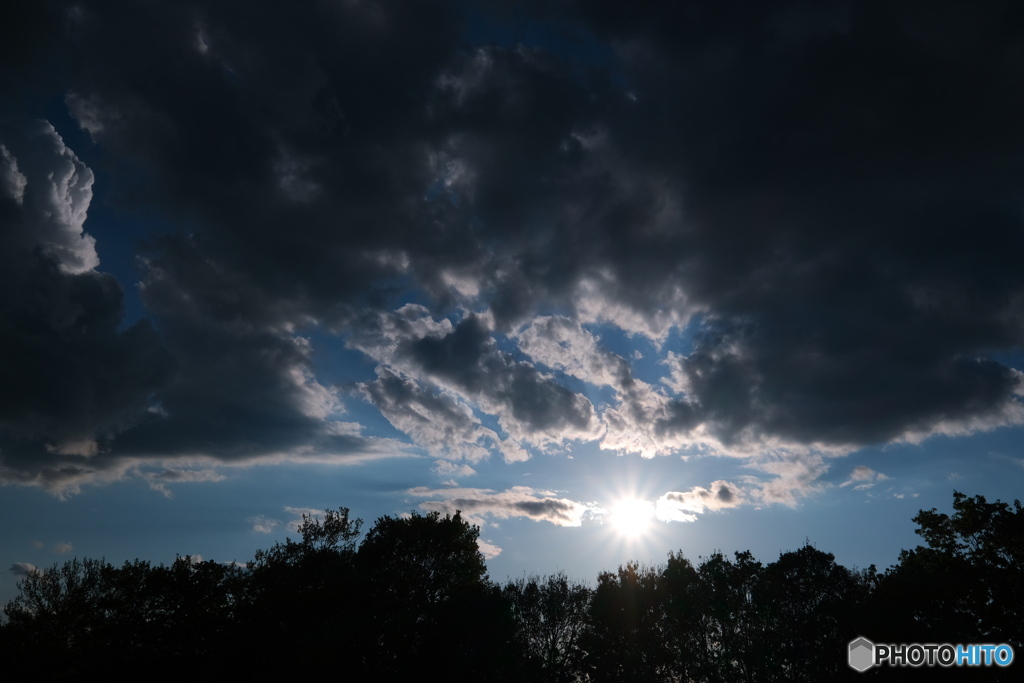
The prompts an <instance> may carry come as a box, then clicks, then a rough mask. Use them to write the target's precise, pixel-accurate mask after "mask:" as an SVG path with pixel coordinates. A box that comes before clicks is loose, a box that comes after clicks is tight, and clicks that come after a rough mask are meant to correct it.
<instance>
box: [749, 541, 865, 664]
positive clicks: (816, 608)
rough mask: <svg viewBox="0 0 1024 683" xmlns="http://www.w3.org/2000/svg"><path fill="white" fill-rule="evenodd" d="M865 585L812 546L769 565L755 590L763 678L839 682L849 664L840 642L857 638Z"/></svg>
mask: <svg viewBox="0 0 1024 683" xmlns="http://www.w3.org/2000/svg"><path fill="white" fill-rule="evenodd" d="M865 591H866V585H865V584H864V583H862V582H860V581H858V580H857V577H856V576H855V575H854V574H853V573H852V572H851V571H850V570H848V569H846V568H845V567H842V566H840V565H838V564H836V561H835V556H834V555H832V554H831V553H826V552H822V551H820V550H818V549H816V548H814V547H812V546H810V545H805V546H804V547H802V548H800V549H799V550H796V551H793V552H787V553H783V554H782V555H781V556H780V557H779V559H778V560H777V561H776V562H773V563H771V564H769V565H768V566H767V567H766V568H765V570H764V572H763V573H762V575H761V578H760V581H759V582H758V586H757V588H756V590H755V602H756V603H757V604H758V606H759V609H758V614H759V616H761V617H762V619H763V623H762V625H761V628H759V629H758V633H757V637H756V640H758V641H759V642H758V643H757V646H756V647H757V651H758V657H757V660H758V661H757V663H756V668H757V669H758V670H759V671H760V672H761V675H760V676H759V677H758V678H759V679H760V680H771V681H807V682H808V683H814V682H816V681H821V680H836V678H838V677H840V675H843V676H845V675H846V674H847V673H848V672H849V667H848V666H847V664H846V661H845V660H844V659H843V657H841V656H838V655H837V653H839V654H840V655H841V654H842V651H841V648H838V647H837V644H840V645H845V644H846V643H848V642H849V641H851V640H853V639H854V638H856V637H857V636H858V635H859V634H858V633H857V626H856V625H855V623H854V621H853V619H854V617H855V615H856V614H857V612H858V610H859V607H860V605H861V604H862V603H863V601H864V600H865V599H866V597H867V595H866V592H865Z"/></svg>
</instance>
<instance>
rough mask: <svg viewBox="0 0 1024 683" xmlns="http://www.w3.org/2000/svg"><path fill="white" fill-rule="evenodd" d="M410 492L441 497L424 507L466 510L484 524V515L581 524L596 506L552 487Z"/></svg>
mask: <svg viewBox="0 0 1024 683" xmlns="http://www.w3.org/2000/svg"><path fill="white" fill-rule="evenodd" d="M408 493H409V494H410V495H413V496H416V497H418V498H440V499H441V500H431V501H427V502H424V503H422V504H421V505H420V507H421V508H423V509H424V510H428V511H431V512H440V513H442V514H455V512H456V511H462V513H463V518H464V519H465V520H466V521H468V522H470V523H471V524H478V525H483V523H484V517H485V516H489V517H495V518H497V519H508V518H510V517H527V518H529V519H533V520H536V521H544V522H550V523H552V524H556V525H558V526H580V524H582V522H583V516H584V514H585V513H587V512H588V511H591V510H596V508H595V507H593V506H591V505H587V504H585V503H580V502H577V501H573V500H569V499H566V498H556V497H555V493H554V492H552V491H539V490H535V489H532V488H530V487H528V486H514V487H512V488H511V489H508V490H507V491H502V492H500V493H499V492H495V491H492V490H490V489H468V488H455V489H428V488H426V487H422V486H420V487H416V488H413V489H409V491H408Z"/></svg>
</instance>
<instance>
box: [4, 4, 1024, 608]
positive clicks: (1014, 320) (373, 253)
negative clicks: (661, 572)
mask: <svg viewBox="0 0 1024 683" xmlns="http://www.w3.org/2000/svg"><path fill="white" fill-rule="evenodd" d="M0 26H2V27H3V29H2V31H3V34H4V39H3V40H2V41H0V358H2V364H0V483H3V484H4V486H3V487H2V488H0V519H2V521H3V528H4V532H3V535H2V538H0V561H2V562H3V563H4V564H5V566H3V567H2V568H0V569H3V570H4V575H3V577H2V578H0V597H4V598H5V599H6V598H8V597H9V596H10V594H11V593H12V591H13V590H14V589H13V585H14V581H15V580H16V579H17V577H18V575H19V574H23V573H24V571H26V567H29V566H48V565H49V564H51V563H52V562H54V561H60V560H62V559H66V558H67V557H70V556H73V555H88V556H92V557H99V556H105V557H107V559H108V560H111V561H114V562H117V563H119V562H121V561H123V560H125V559H132V558H135V557H142V558H145V559H151V560H154V561H158V562H161V561H162V562H169V561H171V560H173V559H174V555H175V554H176V553H177V554H182V555H185V554H197V555H202V556H203V557H204V558H206V559H211V558H212V559H217V560H222V561H231V560H238V561H244V560H246V559H250V558H251V556H252V552H253V551H254V549H255V548H258V547H268V546H269V545H271V544H272V543H273V542H274V541H275V540H280V539H282V538H283V537H284V536H285V535H287V534H288V533H291V534H292V535H293V536H294V531H289V525H291V524H292V523H293V522H294V520H295V519H296V518H297V517H299V516H300V515H301V514H302V512H303V511H316V510H323V509H325V508H328V507H330V508H335V507H338V506H346V507H350V508H351V509H352V514H353V515H354V516H357V517H362V518H363V519H365V520H366V521H367V523H368V524H369V523H372V520H373V519H374V518H376V517H377V516H379V515H382V514H398V513H402V512H407V511H409V510H410V509H420V510H437V511H441V512H454V511H455V510H456V509H459V510H462V511H463V514H464V515H465V516H466V517H467V518H468V519H470V520H471V521H473V522H474V523H476V524H479V525H480V526H481V527H482V534H481V537H482V539H483V541H484V543H483V544H482V548H483V550H484V551H485V554H487V555H488V557H489V558H490V560H489V563H490V567H491V574H492V577H494V578H496V579H499V580H503V579H504V578H505V577H506V576H510V575H511V576H518V575H522V573H524V572H528V573H530V572H540V573H547V572H552V571H555V570H556V569H566V570H568V571H570V573H573V574H575V575H577V576H579V577H580V578H588V579H593V578H594V577H595V576H596V574H597V572H598V570H600V569H614V568H615V567H616V566H617V565H618V564H619V563H620V562H623V561H625V560H627V559H630V558H635V559H638V560H643V561H653V562H658V561H662V560H664V558H665V555H666V553H667V552H668V551H670V550H682V551H683V552H684V553H685V554H686V555H687V556H688V557H690V558H691V559H696V558H697V556H698V555H706V554H707V553H709V552H710V551H712V550H714V549H716V548H720V549H722V550H723V551H725V552H727V553H731V552H732V551H734V550H744V549H748V548H749V549H751V550H753V551H754V553H755V555H756V556H757V557H758V558H759V559H761V560H762V561H766V562H767V561H771V560H773V559H775V558H776V557H777V555H778V553H779V551H784V550H793V549H796V548H797V547H799V546H800V545H802V544H803V543H804V542H805V540H810V541H811V542H812V543H814V544H815V545H817V546H818V547H819V548H820V549H823V550H826V551H830V552H834V553H836V555H837V559H838V560H839V561H841V562H843V563H844V564H847V565H848V566H854V565H857V566H861V567H864V566H867V565H868V564H870V563H877V564H879V566H880V567H884V566H887V565H888V564H890V563H893V562H895V561H896V559H897V556H898V553H899V550H900V548H902V547H911V546H913V545H916V543H917V539H916V537H915V536H914V534H913V524H912V523H911V521H910V518H911V517H912V516H913V515H914V514H915V513H916V511H917V510H918V509H920V508H926V509H927V508H931V507H933V506H934V507H939V508H940V509H944V510H948V509H949V508H950V505H951V502H952V491H953V489H957V490H962V491H964V492H965V493H967V494H969V495H974V494H982V495H986V496H988V497H990V498H991V499H995V498H1002V499H1003V500H1012V499H1013V498H1014V497H1020V496H1019V492H1020V490H1021V488H1022V484H1024V439H1022V437H1024V428H1022V425H1024V374H1022V370H1024V352H1022V345H1024V267H1022V262H1021V261H1022V255H1024V126H1022V125H1021V122H1022V121H1024V88H1022V87H1021V84H1022V83H1024V5H1022V4H1021V3H1019V2H1013V1H1012V0H1007V1H1005V2H995V1H993V2H977V3H971V4H968V3H963V2H959V1H958V2H943V1H940V0H936V1H933V2H929V3H924V4H922V3H909V2H899V1H896V2H894V1H893V0H885V1H881V0H878V1H875V0H867V1H862V2H853V1H849V2H846V1H842V0H837V1H834V2H830V1H822V0H813V1H812V0H806V1H803V2H760V1H749V2H721V1H720V0H719V1H716V2H700V1H697V2H685V3H683V2H680V3H659V4H658V6H657V7H655V6H651V7H644V8H641V6H640V5H637V4H636V3H619V2H615V3H613V2H583V1H580V2H543V3H535V4H534V3H525V4H523V3H514V4H513V3H508V4H505V3H501V2H487V3H484V2H478V3H474V2H427V1H418V2H374V1H372V0H320V1H314V0H307V1H301V2H299V1H295V2H270V1H266V2H260V1H251V0H250V1H246V2H241V1H236V0H222V1H212V0H211V1H207V2H200V1H187V0H186V1H181V2H163V1H157V0H77V1H74V2H72V1H67V2H62V1H58V0H52V1H51V0H40V1H39V2H27V1H26V2H19V3H13V2H12V3H6V4H5V9H3V10H2V11H0ZM634 498H635V499H639V500H640V501H642V504H641V506H640V507H641V508H642V509H644V510H646V511H647V512H646V513H644V514H648V515H649V517H650V518H651V520H652V521H651V525H650V527H649V528H648V530H647V532H646V533H644V534H637V535H635V536H629V535H624V534H623V533H621V532H619V531H618V530H617V529H616V528H615V525H613V524H611V523H610V520H611V519H612V517H613V511H614V510H616V509H617V508H616V505H617V504H618V503H620V502H621V501H622V500H625V499H634ZM644 506H646V507H644ZM8 568H9V571H8Z"/></svg>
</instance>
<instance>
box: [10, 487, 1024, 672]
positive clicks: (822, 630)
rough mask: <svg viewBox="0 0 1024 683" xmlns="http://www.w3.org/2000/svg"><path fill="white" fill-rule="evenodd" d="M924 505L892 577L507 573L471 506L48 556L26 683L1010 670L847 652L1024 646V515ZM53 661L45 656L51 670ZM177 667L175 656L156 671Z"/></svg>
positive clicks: (791, 571) (15, 656)
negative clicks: (248, 546)
mask: <svg viewBox="0 0 1024 683" xmlns="http://www.w3.org/2000/svg"><path fill="white" fill-rule="evenodd" d="M953 509H954V512H953V514H952V515H948V514H945V513H939V512H938V511H936V510H934V509H933V510H930V511H925V510H921V511H920V512H919V514H918V515H917V516H915V517H914V518H913V521H914V522H915V523H916V524H917V525H918V529H917V533H918V534H919V535H920V536H921V537H922V539H923V540H924V542H925V543H926V544H927V545H925V546H918V547H917V548H914V549H912V550H904V551H903V552H902V553H901V554H900V556H899V562H898V563H897V564H896V565H894V566H892V567H890V568H889V569H888V570H887V571H885V572H884V573H881V574H880V573H878V572H877V571H876V570H875V568H874V567H870V568H869V569H868V570H866V571H851V570H848V569H846V568H845V567H842V566H841V565H839V564H837V563H836V562H835V558H834V556H833V555H831V554H829V553H826V552H823V551H820V550H817V549H816V548H814V547H812V546H810V545H805V546H804V547H802V548H800V549H798V550H795V551H791V552H785V553H782V554H781V555H780V557H779V558H778V560H776V561H775V562H772V563H770V564H768V565H762V564H761V563H760V562H758V561H756V560H755V559H754V557H753V556H752V555H751V554H750V553H749V552H737V553H735V555H734V559H729V558H728V557H726V556H725V555H724V554H722V553H721V552H716V553H713V554H712V555H711V556H709V557H706V558H702V559H701V560H700V562H699V564H698V565H696V566H695V565H694V564H693V563H691V562H690V561H689V560H688V559H686V558H685V557H684V556H683V555H682V554H680V553H671V554H669V556H668V561H667V562H666V564H665V565H663V566H661V567H646V566H640V565H638V564H636V563H627V564H625V565H623V566H621V567H619V568H618V570H617V571H615V572H602V573H601V574H600V575H599V576H598V577H597V584H596V586H595V587H594V588H589V587H588V586H586V585H585V584H583V583H580V582H575V581H572V580H570V579H569V578H568V577H567V576H566V575H565V574H564V573H557V574H554V575H552V576H548V577H545V578H541V577H530V578H525V577H524V578H522V579H518V580H515V581H509V582H508V583H507V584H505V585H504V586H503V587H499V586H497V585H495V584H494V583H492V582H491V581H490V579H489V578H488V576H487V569H486V565H485V563H484V558H483V556H482V555H481V554H480V551H479V548H478V543H477V542H478V538H479V533H480V530H479V529H478V528H477V527H475V526H472V525H470V524H468V523H467V522H466V521H465V520H463V519H462V516H461V513H456V514H455V515H454V516H452V515H447V516H444V517H441V515H440V514H438V513H436V512H433V513H429V514H426V515H421V514H419V513H416V512H413V513H411V514H409V515H407V516H402V517H388V516H385V517H381V518H380V519H378V520H377V521H376V522H375V523H374V525H373V527H372V528H371V529H370V530H369V532H367V534H366V535H365V537H363V539H362V543H358V540H359V538H360V529H361V526H362V522H361V521H360V520H358V519H352V518H350V516H349V510H347V509H346V508H339V509H338V510H328V511H327V512H326V513H325V514H324V516H323V518H322V519H316V518H313V517H311V516H308V515H307V516H304V517H303V521H302V524H301V525H300V526H299V528H298V531H299V534H300V540H298V541H293V540H291V539H290V538H289V539H286V540H285V541H284V542H280V543H276V544H275V545H274V546H272V547H271V548H269V549H268V550H260V551H257V552H256V554H255V557H254V559H253V560H252V561H251V562H249V563H248V564H247V565H246V566H245V567H244V568H243V567H240V566H238V565H236V564H234V563H232V564H230V565H222V564H218V563H216V562H212V561H207V562H196V561H193V560H192V559H190V558H188V557H178V558H177V559H176V560H175V561H174V562H173V563H172V564H171V565H170V566H163V565H159V566H153V565H151V564H150V563H149V562H145V561H141V560H135V561H134V562H126V563H125V564H124V565H122V566H121V567H115V566H113V565H111V564H109V563H107V562H106V561H105V560H92V559H87V558H86V559H78V558H75V559H73V560H70V561H67V562H65V563H64V564H62V565H54V566H52V567H51V568H49V569H46V570H45V571H35V572H32V573H30V574H29V575H28V576H26V577H25V578H24V579H23V580H22V581H21V582H20V583H19V591H20V592H19V594H18V596H17V597H16V598H15V599H14V600H12V601H11V602H10V603H8V605H7V606H6V607H5V608H4V614H5V616H6V621H5V623H4V624H3V625H2V626H0V657H3V658H4V661H5V673H7V674H8V675H9V676H10V677H11V678H27V677H30V676H31V677H33V678H35V679H37V680H72V679H76V680H77V679H80V678H82V677H83V676H88V675H98V674H103V675H106V676H114V677H117V678H120V677H128V676H136V675H138V673H139V672H140V671H148V670H152V669H154V668H157V667H163V666H166V663H167V662H173V663H174V666H175V671H176V673H178V674H183V675H191V676H201V677H203V678H209V677H211V676H219V675H246V676H249V675H252V676H259V677H275V676H306V675H322V673H323V672H324V671H328V670H336V669H337V668H338V667H342V668H343V669H344V672H345V676H346V678H347V679H348V680H354V681H359V680H367V681H368V680H374V681H379V680H407V679H411V678H414V677H417V678H422V677H433V676H437V677H443V678H445V679H446V680H449V681H519V680H530V681H540V682H548V681H550V682H558V683H563V682H568V681H592V682H594V683H599V682H602V681H666V682H668V681H671V682H677V681H678V682H681V681H687V682H695V683H713V682H724V681H759V682H760V681H766V682H774V681H820V680H840V681H841V680H851V681H855V680H856V681H862V680H867V679H871V678H877V677H879V676H880V675H882V674H884V675H885V678H886V679H887V680H894V681H903V680H923V679H926V678H927V679H928V680H936V679H940V680H941V679H944V678H949V679H950V680H952V679H954V678H956V679H963V677H964V676H967V677H968V678H971V677H973V675H982V674H983V675H984V677H985V679H986V680H987V681H1009V680H1016V678H1017V676H1018V675H1019V674H1017V672H1016V669H1017V668H1019V665H1017V664H1014V665H1013V666H1011V667H1008V668H1006V669H1000V668H986V669H985V670H983V671H964V670H961V669H951V670H945V669H939V668H928V667H923V668H921V669H887V670H884V671H880V670H872V671H869V672H866V673H864V674H860V673H857V672H854V671H853V670H852V669H850V668H849V667H847V666H846V661H845V647H846V643H848V642H849V641H850V640H852V639H853V638H854V637H857V636H860V635H863V636H866V637H868V638H869V639H871V640H873V641H874V642H881V643H910V642H952V643H964V644H967V643H986V642H988V643H1002V642H1005V643H1009V644H1011V645H1012V646H1013V647H1014V648H1015V649H1016V651H1017V652H1018V653H1020V652H1024V644H1022V630H1024V629H1022V614H1021V610H1022V608H1021V605H1022V602H1024V595H1022V591H1024V510H1022V508H1021V504H1020V502H1019V501H1015V502H1014V504H1013V506H1010V505H1009V504H1005V503H1002V502H1000V501H996V502H995V503H989V502H987V501H986V500H985V498H984V497H982V496H975V497H973V498H968V497H967V496H965V495H964V494H962V493H960V492H954V499H953ZM41 666H42V667H45V668H41ZM158 670H159V669H158Z"/></svg>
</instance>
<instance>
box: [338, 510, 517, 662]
mask: <svg viewBox="0 0 1024 683" xmlns="http://www.w3.org/2000/svg"><path fill="white" fill-rule="evenodd" d="M479 535H480V529H479V527H476V526H472V525H470V524H468V523H467V522H465V521H464V520H463V519H462V516H461V514H460V513H458V512H456V514H455V515H454V516H451V515H445V516H444V517H441V516H440V514H439V513H437V512H431V513H429V514H427V515H420V514H419V513H417V512H412V513H411V514H410V515H409V516H408V517H389V516H385V517H381V518H380V519H378V520H377V521H376V522H375V523H374V526H373V528H372V529H370V531H369V532H368V533H367V534H366V538H365V539H364V540H363V543H362V545H360V547H359V552H358V553H357V556H356V561H357V566H358V570H359V576H360V580H359V583H360V587H361V589H362V590H363V591H364V592H363V595H362V597H363V599H364V604H365V605H366V609H365V614H366V615H367V623H366V624H365V633H366V635H367V636H368V637H367V638H366V639H364V641H363V657H364V661H365V662H366V665H367V673H368V674H369V675H371V676H372V677H377V678H378V679H380V678H383V679H385V680H406V679H407V678H412V677H417V678H419V677H423V676H429V674H431V673H433V674H436V675H438V676H443V677H445V678H446V679H447V680H494V679H495V678H498V677H500V676H502V675H504V674H505V673H508V672H509V671H510V668H512V667H513V664H514V663H515V662H514V661H513V660H514V657H513V656H512V650H511V648H512V647H513V643H514V634H513V630H512V620H511V611H510V609H509V608H508V603H507V602H506V601H504V600H503V599H502V598H501V594H500V590H498V589H497V588H496V587H494V586H492V585H491V584H490V582H489V581H488V580H487V566H486V564H485V563H484V557H483V555H481V554H480V550H479V548H478V545H477V539H478V538H479Z"/></svg>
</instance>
